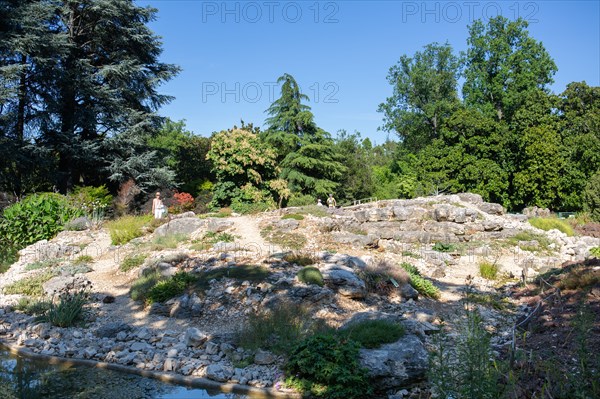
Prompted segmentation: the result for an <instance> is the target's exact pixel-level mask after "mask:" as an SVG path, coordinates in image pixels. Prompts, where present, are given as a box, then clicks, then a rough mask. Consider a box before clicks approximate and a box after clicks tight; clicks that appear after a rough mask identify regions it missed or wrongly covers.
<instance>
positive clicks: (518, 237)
mask: <svg viewBox="0 0 600 399" xmlns="http://www.w3.org/2000/svg"><path fill="white" fill-rule="evenodd" d="M530 241H537V242H538V244H539V245H537V246H535V245H528V244H524V243H523V242H530ZM507 242H508V243H509V244H510V245H518V246H519V248H521V249H522V250H523V251H529V252H539V251H548V250H549V248H550V244H551V243H552V241H550V239H549V238H548V237H547V236H546V235H545V234H540V233H534V232H532V231H521V232H519V233H517V234H515V235H514V236H512V237H510V238H508V240H507Z"/></svg>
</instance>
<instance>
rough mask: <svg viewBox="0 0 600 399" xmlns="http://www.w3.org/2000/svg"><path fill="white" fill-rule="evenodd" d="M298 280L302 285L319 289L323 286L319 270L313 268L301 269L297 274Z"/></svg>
mask: <svg viewBox="0 0 600 399" xmlns="http://www.w3.org/2000/svg"><path fill="white" fill-rule="evenodd" d="M298 280H300V281H301V282H303V283H304V284H315V285H318V286H319V287H322V286H323V284H324V283H323V275H322V274H321V272H320V271H319V269H317V268H316V267H314V266H306V267H303V268H302V269H301V270H300V271H299V272H298Z"/></svg>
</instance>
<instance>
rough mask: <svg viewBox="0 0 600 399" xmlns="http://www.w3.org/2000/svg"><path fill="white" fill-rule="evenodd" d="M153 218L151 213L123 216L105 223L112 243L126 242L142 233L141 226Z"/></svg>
mask: <svg viewBox="0 0 600 399" xmlns="http://www.w3.org/2000/svg"><path fill="white" fill-rule="evenodd" d="M152 220H153V218H152V215H143V216H123V217H120V218H119V219H116V220H111V221H110V222H108V223H107V224H106V227H107V228H108V231H109V232H110V240H111V243H112V244H113V245H122V244H126V243H128V242H129V241H131V240H133V239H134V238H137V237H141V236H142V235H143V234H144V233H143V231H142V227H144V225H146V224H148V223H150V222H151V221H152Z"/></svg>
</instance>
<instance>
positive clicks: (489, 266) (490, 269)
mask: <svg viewBox="0 0 600 399" xmlns="http://www.w3.org/2000/svg"><path fill="white" fill-rule="evenodd" d="M498 269H499V267H498V265H497V264H496V263H490V262H487V261H484V262H481V263H480V264H479V274H480V275H481V277H483V278H486V279H488V280H495V279H496V277H498Z"/></svg>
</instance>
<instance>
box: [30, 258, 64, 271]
mask: <svg viewBox="0 0 600 399" xmlns="http://www.w3.org/2000/svg"><path fill="white" fill-rule="evenodd" d="M60 262H61V260H60V259H47V260H42V261H38V262H33V263H29V264H27V265H25V271H31V270H39V269H47V268H51V267H55V266H58V265H59V264H60Z"/></svg>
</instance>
